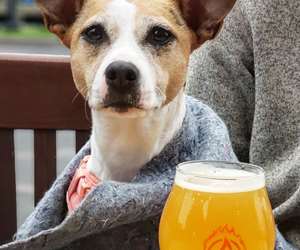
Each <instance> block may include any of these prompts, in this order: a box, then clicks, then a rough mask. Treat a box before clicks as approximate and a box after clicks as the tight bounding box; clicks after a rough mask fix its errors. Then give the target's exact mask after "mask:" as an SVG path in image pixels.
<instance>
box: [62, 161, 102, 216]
mask: <svg viewBox="0 0 300 250" xmlns="http://www.w3.org/2000/svg"><path fill="white" fill-rule="evenodd" d="M90 157H91V156H90V155H88V156H85V157H84V159H83V160H82V161H81V162H80V165H79V168H78V169H77V170H76V172H75V175H74V177H73V179H72V181H71V184H70V186H69V189H68V192H67V197H66V198H67V204H68V209H69V213H71V212H73V211H74V210H75V209H76V208H77V207H78V206H79V205H80V203H81V202H82V200H83V199H84V198H85V196H86V195H87V194H88V193H89V192H90V191H91V189H92V188H94V187H96V186H97V185H98V184H99V183H100V180H99V179H98V178H97V177H96V176H95V175H94V174H92V173H91V172H89V171H88V169H87V163H88V161H89V159H90Z"/></svg>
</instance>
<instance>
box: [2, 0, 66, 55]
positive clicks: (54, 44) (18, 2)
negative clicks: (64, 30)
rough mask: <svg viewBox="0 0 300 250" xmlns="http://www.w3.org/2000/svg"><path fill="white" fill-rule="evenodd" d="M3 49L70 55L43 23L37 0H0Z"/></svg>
mask: <svg viewBox="0 0 300 250" xmlns="http://www.w3.org/2000/svg"><path fill="white" fill-rule="evenodd" d="M49 1H51V0H49ZM1 52H11V53H42V54H45V53H47V54H68V51H67V49H66V48H64V47H63V46H62V45H61V44H60V43H59V41H58V40H57V38H56V37H55V36H54V35H52V34H51V33H50V32H48V31H47V30H46V29H45V27H44V26H43V20H42V17H41V15H40V12H39V9H38V8H37V6H36V4H35V1H34V0H0V53H1Z"/></svg>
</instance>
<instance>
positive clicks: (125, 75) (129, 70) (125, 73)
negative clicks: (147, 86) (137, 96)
mask: <svg viewBox="0 0 300 250" xmlns="http://www.w3.org/2000/svg"><path fill="white" fill-rule="evenodd" d="M105 78H106V83H107V85H108V86H109V87H111V88H112V89H113V90H115V91H121V92H124V91H125V92H131V91H132V90H134V89H136V88H137V87H138V84H139V70H138V69H137V67H136V66H135V65H134V64H132V63H129V62H125V61H116V62H113V63H111V64H110V65H109V66H108V67H107V69H106V71H105Z"/></svg>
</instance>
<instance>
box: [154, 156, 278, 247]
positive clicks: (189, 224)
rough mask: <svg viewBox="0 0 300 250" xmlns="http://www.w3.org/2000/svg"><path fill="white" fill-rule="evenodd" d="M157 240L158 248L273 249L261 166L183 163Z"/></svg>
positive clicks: (273, 231) (271, 227)
mask: <svg viewBox="0 0 300 250" xmlns="http://www.w3.org/2000/svg"><path fill="white" fill-rule="evenodd" d="M159 243H160V250H274V248H275V225H274V218H273V214H272V209H271V205H270V201H269V198H268V194H267V191H266V188H265V175H264V171H263V169H262V168H260V167H257V166H254V165H249V164H243V163H228V162H199V161H198V162H186V163H183V164H181V165H179V166H178V167H177V171H176V177H175V183H174V186H173V188H172V191H171V194H170V196H169V198H168V201H167V203H166V206H165V209H164V211H163V214H162V218H161V222H160V229H159Z"/></svg>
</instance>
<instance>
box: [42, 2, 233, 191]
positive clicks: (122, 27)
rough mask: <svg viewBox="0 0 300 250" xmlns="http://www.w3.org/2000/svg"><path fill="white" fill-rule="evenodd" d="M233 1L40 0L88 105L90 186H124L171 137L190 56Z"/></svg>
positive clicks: (180, 120)
mask: <svg viewBox="0 0 300 250" xmlns="http://www.w3.org/2000/svg"><path fill="white" fill-rule="evenodd" d="M234 2H235V0H222V1H220V0H53V1H49V0H38V4H39V6H40V8H41V10H42V13H43V17H44V21H45V24H46V26H47V28H48V29H49V30H50V31H51V32H53V33H54V34H56V35H57V36H58V38H59V39H60V40H61V41H62V43H63V44H64V45H65V46H67V47H68V48H70V51H71V67H72V72H73V77H74V81H75V84H76V87H77V89H78V91H79V92H80V93H81V94H82V95H83V96H84V98H86V100H87V101H88V103H89V106H90V108H91V113H92V134H91V139H90V141H91V156H90V157H89V159H88V160H87V161H86V162H85V163H86V166H85V171H86V173H87V175H90V177H91V176H92V179H93V178H94V179H93V180H94V182H95V183H94V184H93V185H97V184H98V183H99V182H101V181H105V180H114V181H119V182H129V181H130V180H132V178H133V177H134V176H135V175H136V174H137V172H138V171H139V170H140V169H141V168H142V167H143V166H144V165H145V164H146V163H147V162H149V161H150V160H151V159H152V158H153V157H155V156H156V155H158V154H159V153H160V152H161V151H162V150H163V148H164V147H165V146H166V145H167V144H168V143H169V142H170V141H171V139H172V138H173V137H174V136H175V135H176V133H177V132H178V130H179V129H180V128H181V125H182V123H183V120H184V117H185V111H186V110H185V94H184V88H185V79H186V74H187V68H188V63H189V56H190V54H191V53H192V52H193V51H194V50H195V49H197V48H199V47H200V46H201V45H202V44H203V43H204V42H205V41H207V40H211V39H213V38H215V37H216V35H217V34H218V32H219V31H220V29H221V27H222V24H223V20H224V18H225V16H226V15H227V14H228V13H229V11H230V10H231V9H232V7H233V5H234ZM87 179H90V178H87ZM93 180H92V182H93ZM76 183H77V182H76ZM74 185H75V184H74ZM93 185H91V186H93ZM73 188H74V189H76V185H75V186H74V187H73Z"/></svg>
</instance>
